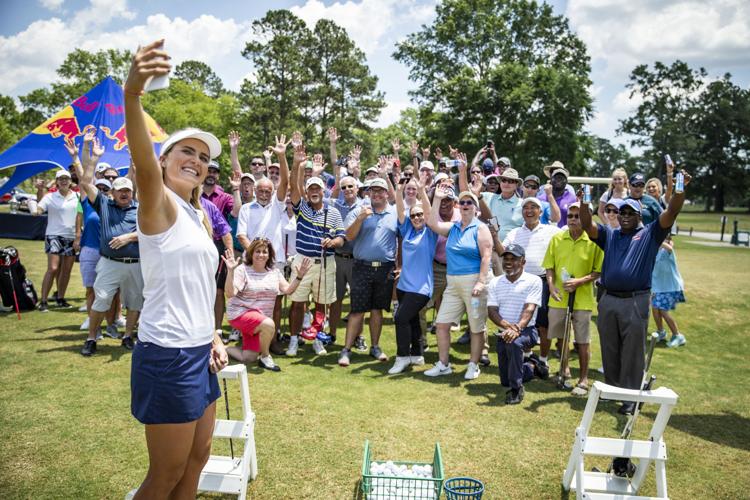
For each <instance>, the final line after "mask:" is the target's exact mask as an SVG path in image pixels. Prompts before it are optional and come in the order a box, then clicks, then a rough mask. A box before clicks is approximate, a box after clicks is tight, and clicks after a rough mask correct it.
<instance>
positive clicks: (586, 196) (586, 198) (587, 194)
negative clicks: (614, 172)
mask: <svg viewBox="0 0 750 500" xmlns="http://www.w3.org/2000/svg"><path fill="white" fill-rule="evenodd" d="M583 202H584V203H591V186H590V185H588V184H584V185H583Z"/></svg>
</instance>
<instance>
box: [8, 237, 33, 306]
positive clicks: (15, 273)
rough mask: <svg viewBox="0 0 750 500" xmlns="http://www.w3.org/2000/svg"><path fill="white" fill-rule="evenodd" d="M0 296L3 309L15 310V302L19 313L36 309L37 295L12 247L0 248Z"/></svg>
mask: <svg viewBox="0 0 750 500" xmlns="http://www.w3.org/2000/svg"><path fill="white" fill-rule="evenodd" d="M14 292H15V298H14V297H13V295H14ZM0 296H2V300H3V306H5V307H12V308H13V309H15V308H16V300H18V309H19V310H21V311H29V310H32V309H34V308H35V307H36V303H37V295H36V290H35V289H34V284H33V283H32V282H31V280H30V279H28V278H26V268H25V267H23V264H21V259H20V258H19V257H18V250H16V249H15V248H14V247H5V248H0Z"/></svg>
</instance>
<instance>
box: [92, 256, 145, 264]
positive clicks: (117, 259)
mask: <svg viewBox="0 0 750 500" xmlns="http://www.w3.org/2000/svg"><path fill="white" fill-rule="evenodd" d="M102 257H104V258H105V259H109V260H114V261H115V262H122V263H123V264H135V263H136V262H140V260H141V259H139V258H138V257H107V256H106V255H102Z"/></svg>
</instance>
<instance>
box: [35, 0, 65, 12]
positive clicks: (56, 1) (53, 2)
mask: <svg viewBox="0 0 750 500" xmlns="http://www.w3.org/2000/svg"><path fill="white" fill-rule="evenodd" d="M64 1H65V0H39V4H40V5H41V6H42V7H44V8H45V9H48V10H51V11H53V12H57V11H59V10H60V8H61V7H62V4H63V2H64Z"/></svg>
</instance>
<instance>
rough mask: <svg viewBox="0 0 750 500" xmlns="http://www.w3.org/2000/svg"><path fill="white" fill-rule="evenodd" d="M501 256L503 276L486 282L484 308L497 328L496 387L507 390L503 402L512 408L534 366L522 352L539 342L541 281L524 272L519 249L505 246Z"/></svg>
mask: <svg viewBox="0 0 750 500" xmlns="http://www.w3.org/2000/svg"><path fill="white" fill-rule="evenodd" d="M501 257H502V259H503V272H504V273H505V274H504V275H501V276H498V277H496V278H494V279H493V280H492V281H491V282H490V287H489V294H488V297H487V307H488V309H489V311H488V312H489V318H490V319H491V320H492V322H493V323H495V324H496V325H497V326H499V327H500V330H498V332H497V333H496V334H495V336H496V337H497V364H498V367H499V369H500V384H502V385H503V386H504V387H510V390H509V391H508V392H507V393H506V394H507V396H506V397H505V403H506V404H509V405H514V404H518V403H520V402H521V401H523V395H524V390H523V383H524V382H528V381H529V380H531V379H532V378H534V372H535V366H536V365H535V364H534V363H533V362H532V361H531V359H528V358H525V356H526V355H525V354H524V352H525V351H530V350H531V348H532V347H534V346H535V345H536V343H537V341H538V340H539V334H538V333H537V331H536V327H535V326H534V322H535V320H536V310H537V307H539V306H540V305H541V303H542V281H541V280H540V279H539V277H538V276H535V275H533V274H530V273H527V272H524V270H523V266H524V265H525V264H526V252H525V251H524V249H523V247H522V246H520V245H516V244H511V245H508V246H506V247H505V251H504V252H503V254H502V256H501Z"/></svg>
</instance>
